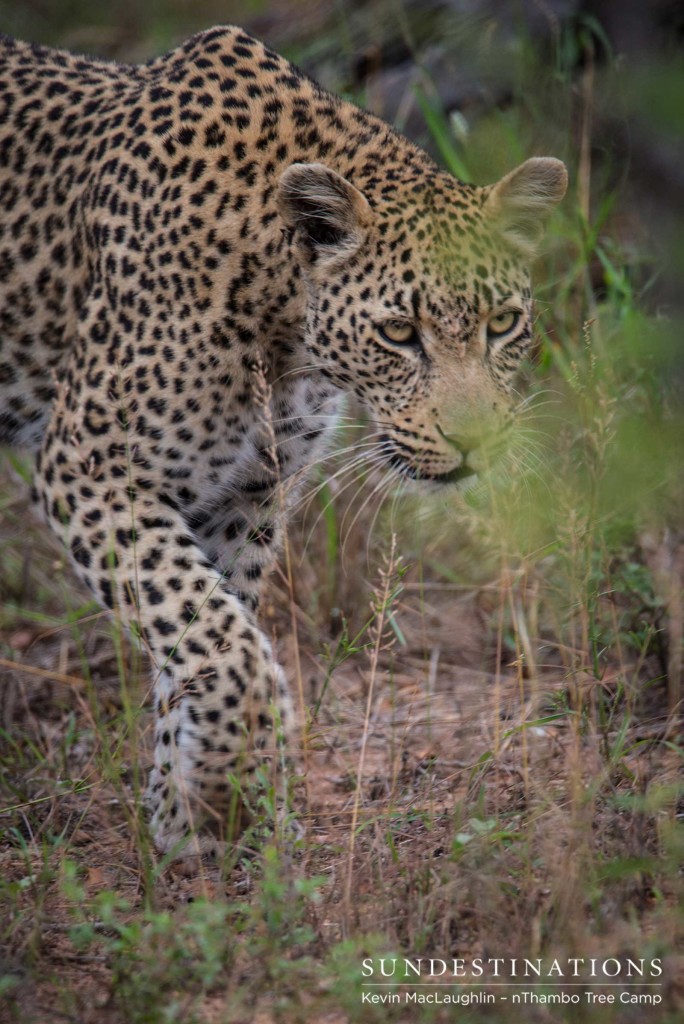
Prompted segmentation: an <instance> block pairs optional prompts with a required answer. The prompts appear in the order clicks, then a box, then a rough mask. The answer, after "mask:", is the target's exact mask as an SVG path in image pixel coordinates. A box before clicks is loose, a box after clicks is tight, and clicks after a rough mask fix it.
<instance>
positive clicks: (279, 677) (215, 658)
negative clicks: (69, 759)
mask: <svg viewBox="0 0 684 1024" xmlns="http://www.w3.org/2000/svg"><path fill="white" fill-rule="evenodd" d="M59 436H60V435H59V433H58V432H55V433H53V434H52V436H51V440H50V442H49V444H48V448H49V451H47V452H46V453H44V455H43V458H42V461H41V467H40V471H39V475H38V479H37V490H38V496H39V498H42V502H43V505H44V508H45V511H46V512H47V514H48V517H49V519H50V521H51V523H52V526H53V528H54V529H55V531H56V532H57V533H58V534H59V536H60V537H62V538H63V539H65V540H66V542H67V544H68V546H69V548H70V551H71V554H72V556H73V560H74V564H75V566H76V569H77V571H78V572H79V574H80V575H81V577H82V578H83V579H84V580H85V582H86V583H87V584H88V586H89V587H90V588H91V589H92V590H93V592H94V593H95V595H96V596H97V598H98V600H100V601H101V602H103V603H104V604H106V605H107V606H108V607H109V608H110V609H111V610H112V611H113V612H114V613H115V614H117V615H119V616H120V617H121V619H122V621H123V622H124V623H125V624H126V625H128V626H132V627H133V628H135V629H136V631H139V633H140V635H141V636H142V638H143V642H144V644H145V646H146V647H147V649H148V651H149V653H150V656H151V659H152V664H153V694H154V703H155V712H156V725H155V744H154V768H153V770H152V773H151V778H150V783H149V787H148V794H147V795H148V802H149V806H150V810H151V815H152V828H153V831H154V836H155V841H156V844H157V846H158V848H159V849H160V850H161V851H171V850H175V849H178V850H179V851H180V849H181V847H183V845H184V844H187V842H188V837H190V836H193V837H194V835H195V832H196V830H197V828H198V827H199V826H201V825H202V824H203V823H207V821H208V819H212V820H214V821H217V822H219V823H220V822H221V821H222V820H224V819H225V816H226V813H227V812H228V810H229V809H230V807H231V806H232V805H233V803H234V791H233V787H232V786H231V782H230V778H231V777H232V776H242V777H248V776H250V775H252V776H253V774H254V771H255V770H256V769H257V768H258V767H259V766H260V765H264V766H268V765H273V764H274V759H276V760H277V754H278V743H277V736H276V733H277V732H278V730H277V729H276V728H275V723H274V721H273V719H274V714H273V707H274V706H276V707H277V709H278V712H277V715H276V716H275V717H277V718H278V719H279V720H280V723H281V725H282V734H283V735H287V734H288V733H289V732H290V731H291V728H292V723H293V716H292V709H291V703H290V699H289V697H288V694H287V689H286V686H285V681H284V678H283V674H282V671H281V670H280V668H279V667H278V665H277V664H276V663H275V661H274V659H273V655H272V652H271V648H270V644H269V642H268V640H267V639H266V637H265V636H264V635H263V634H262V633H261V632H260V630H259V629H258V627H257V625H256V622H255V619H254V615H253V613H252V611H251V610H250V609H249V608H248V607H247V604H246V602H245V600H244V599H241V597H240V596H238V595H236V594H235V593H232V592H231V589H230V586H229V583H228V582H227V579H226V578H225V577H224V576H223V575H222V574H221V572H219V571H218V570H217V569H216V568H215V567H214V566H213V565H212V564H211V562H209V561H208V559H207V558H206V556H205V555H204V553H203V551H202V550H201V549H200V547H199V546H198V545H197V543H196V541H195V538H194V537H193V535H192V533H191V531H190V530H189V528H188V526H187V524H186V523H185V521H184V520H183V518H182V516H181V514H180V513H179V512H177V511H176V510H174V509H172V508H170V507H169V506H168V505H166V504H164V503H163V502H162V501H160V499H159V497H158V496H155V495H154V492H153V489H144V490H141V489H140V488H139V487H136V486H135V479H132V480H130V483H129V484H128V485H124V484H122V483H121V473H120V472H114V465H107V464H105V465H104V466H103V465H101V464H100V465H99V466H98V467H97V469H96V470H95V471H94V470H93V468H92V466H89V465H88V462H87V460H80V459H79V458H78V457H77V452H75V451H74V450H73V448H72V447H70V446H68V445H67V446H66V447H65V446H63V445H62V443H61V442H60V441H59V440H58V438H59ZM110 450H111V449H110ZM122 462H123V460H118V461H117V462H116V465H117V466H119V467H121V465H122ZM128 475H129V478H130V474H128ZM67 485H68V486H67ZM68 493H70V494H74V493H78V494H79V496H80V497H79V503H78V508H77V510H72V505H73V503H71V504H70V502H69V500H68ZM134 624H135V626H134ZM211 845H212V840H210V839H209V838H202V837H199V838H193V840H192V845H191V846H190V847H189V849H190V851H191V852H193V851H195V852H196V851H197V850H204V849H207V848H209V847H210V846H211Z"/></svg>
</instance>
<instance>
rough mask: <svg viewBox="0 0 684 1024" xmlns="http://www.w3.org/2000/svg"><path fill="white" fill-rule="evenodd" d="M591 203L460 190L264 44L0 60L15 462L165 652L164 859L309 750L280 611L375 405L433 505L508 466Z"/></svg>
mask: <svg viewBox="0 0 684 1024" xmlns="http://www.w3.org/2000/svg"><path fill="white" fill-rule="evenodd" d="M566 186H567V171H566V168H565V165H564V164H563V163H562V162H561V161H560V160H557V159H555V158H553V157H543V156H533V157H530V158H529V159H528V160H526V161H525V162H524V163H523V164H521V165H520V166H519V167H517V168H515V169H514V170H512V171H510V172H509V173H508V174H506V175H505V176H504V177H503V178H502V179H500V180H499V181H498V182H496V183H495V184H493V185H484V186H480V185H473V184H467V183H465V182H463V181H461V180H458V179H457V178H455V177H454V176H452V175H451V174H450V173H448V172H447V171H446V170H443V169H442V168H440V167H439V166H438V165H437V163H436V162H435V161H434V160H433V159H432V158H431V157H430V156H429V155H428V154H427V153H426V152H425V151H423V150H422V149H421V148H419V147H418V146H417V145H416V144H414V143H413V142H411V141H410V140H408V139H407V138H405V137H404V136H402V135H401V134H400V133H399V132H397V131H396V130H395V129H394V128H392V127H391V126H390V125H389V124H387V123H386V122H385V121H383V120H382V119H381V118H380V117H378V116H376V115H375V114H373V113H371V112H369V111H366V110H363V109H361V108H360V107H358V106H357V105H355V104H353V103H352V102H350V101H348V100H346V99H342V98H340V97H338V96H336V95H334V94H332V93H330V92H327V91H325V90H324V89H323V88H321V87H320V86H319V85H317V84H316V83H315V82H314V81H313V80H312V79H311V78H310V77H309V76H308V75H306V74H305V73H304V72H302V71H301V70H299V69H298V68H297V67H295V66H294V65H293V64H291V63H290V62H289V61H288V60H286V59H285V58H283V57H281V56H279V55H278V54H277V53H275V52H274V51H273V50H271V49H270V48H268V47H267V46H266V45H264V44H263V43H261V42H260V41H258V40H256V39H254V38H252V36H251V35H249V34H248V33H247V32H246V31H245V30H243V29H241V28H239V27H234V26H219V27H215V28H211V29H209V30H206V31H202V32H200V33H199V34H196V35H194V36H193V37H192V38H190V39H189V40H188V41H187V42H185V43H183V44H181V45H180V46H178V47H177V48H175V49H173V50H172V51H171V52H169V53H167V54H166V55H163V56H159V57H155V58H154V59H152V60H150V61H148V62H147V63H143V64H136V65H134V64H126V63H118V62H110V61H105V60H101V59H98V58H93V57H89V56H83V55H79V54H73V53H70V52H66V51H62V50H58V49H53V48H49V47H45V46H42V45H38V44H33V43H28V42H22V41H18V40H15V39H12V38H9V37H6V36H3V37H2V38H1V39H0V200H1V206H0V208H1V211H2V213H1V217H0V393H1V395H2V399H1V404H0V441H1V442H2V443H3V444H11V445H17V446H21V447H23V448H25V449H27V450H28V451H30V452H31V453H32V457H34V458H35V469H34V470H32V474H33V477H32V486H31V495H32V500H33V502H34V504H35V507H36V510H37V512H38V513H39V515H40V516H42V518H43V519H44V520H45V521H47V523H48V524H49V527H50V528H51V530H52V531H53V532H54V533H55V534H56V535H57V537H58V538H60V540H61V542H63V544H64V545H65V547H66V549H67V550H68V552H69V556H70V560H71V563H72V564H73V567H74V569H75V572H76V574H77V575H78V577H79V578H80V580H81V581H82V582H83V583H84V584H85V585H86V587H87V588H89V589H90V591H91V592H92V594H93V595H94V597H95V598H96V599H97V601H98V602H99V603H100V604H101V605H102V606H103V607H104V608H105V609H106V610H107V611H108V612H109V613H111V614H112V615H113V616H116V617H117V618H118V619H119V620H120V621H121V622H122V623H123V624H124V626H125V627H126V629H128V631H129V632H130V633H131V634H132V635H133V636H134V637H135V638H136V641H137V642H138V643H139V644H141V645H142V646H143V647H144V649H145V651H146V652H147V654H148V656H149V660H150V665H151V682H150V699H149V703H150V704H151V707H152V714H153V721H154V726H153V728H154V752H153V755H151V756H150V762H151V764H150V771H149V782H148V784H147V789H146V796H145V803H146V806H147V809H148V815H149V823H150V828H151V831H152V834H153V836H154V841H155V844H156V847H157V849H158V850H159V852H160V853H161V854H167V855H169V856H170V857H172V856H175V855H177V853H178V851H181V852H182V851H183V850H187V849H188V848H189V846H190V844H193V843H194V844H195V845H194V847H193V849H195V850H196V851H198V852H199V854H200V855H201V854H204V853H205V852H207V851H210V850H213V849H215V844H216V842H217V841H218V839H220V837H221V835H222V834H224V833H222V831H221V830H222V829H223V828H224V827H225V822H226V819H227V816H228V812H229V808H230V807H231V806H232V802H233V800H234V798H235V794H236V791H239V790H240V788H241V786H242V783H241V780H242V779H245V780H250V779H252V780H253V779H256V778H257V777H260V775H261V773H264V772H265V773H266V774H268V772H270V771H271V770H272V769H273V767H274V765H277V764H279V763H280V761H281V754H282V750H283V749H285V750H286V751H287V750H288V749H290V748H291V746H292V744H293V742H294V740H293V737H294V735H295V731H296V722H297V714H296V713H295V709H294V702H293V700H292V697H291V696H290V694H289V692H288V686H287V682H286V679H285V676H284V673H283V671H282V669H281V668H280V666H279V664H278V661H277V659H276V654H275V652H274V646H273V642H272V638H271V637H270V636H269V635H268V634H267V631H266V629H265V627H264V626H263V625H262V624H261V623H260V620H259V615H258V612H259V602H260V597H261V595H262V591H263V587H264V582H265V580H266V578H267V576H268V574H269V570H270V569H271V568H272V566H273V565H274V563H275V561H276V559H277V558H278V555H279V551H280V547H281V543H282V537H283V531H284V529H285V527H286V525H287V522H288V521H289V518H290V517H291V516H292V515H293V514H294V511H295V510H296V506H297V500H296V496H297V494H298V493H299V492H300V489H301V487H302V481H305V480H306V479H307V476H308V475H309V474H310V473H311V471H312V468H313V467H316V466H321V465H324V463H325V459H326V458H327V457H328V455H329V453H330V452H331V451H334V450H335V448H336V443H335V442H336V438H337V437H338V436H339V432H338V430H337V427H338V425H339V424H340V422H341V420H342V419H343V417H344V415H345V413H344V410H345V408H347V406H346V405H345V403H346V402H348V401H349V399H350V396H351V399H353V401H354V402H358V403H359V405H360V407H361V408H362V409H363V410H365V415H366V418H367V421H368V428H369V435H368V437H369V440H368V443H367V446H366V453H365V456H364V458H365V460H366V461H367V463H368V465H369V466H372V465H381V466H382V467H384V470H385V471H386V472H387V473H389V474H391V476H392V478H393V479H396V480H397V481H399V482H402V483H404V484H406V485H407V486H409V485H410V486H413V487H417V488H418V489H421V488H422V489H425V490H437V491H439V492H440V493H441V492H448V491H449V490H450V489H457V488H463V487H465V486H467V485H468V484H469V483H472V481H473V479H477V478H478V477H479V475H481V474H482V473H483V472H486V467H487V465H488V462H489V460H488V453H489V452H491V451H492V450H495V449H497V447H500V445H501V443H502V438H503V439H504V441H503V444H504V446H505V444H506V442H505V437H506V432H507V430H508V427H509V425H510V422H511V417H512V416H513V415H514V410H515V395H516V394H517V391H516V385H515V381H516V379H517V374H518V371H519V368H520V366H521V363H522V361H523V359H524V358H525V356H526V354H527V353H528V351H529V349H530V345H531V344H532V338H533V314H532V297H531V283H530V280H531V279H530V267H531V264H532V262H533V259H534V256H535V254H536V252H537V251H538V248H539V243H540V240H541V238H542V236H543V234H544V232H545V229H546V224H547V221H548V219H549V217H550V216H551V213H552V211H553V209H554V208H555V206H556V205H557V204H558V203H559V201H560V200H561V199H562V197H563V195H564V193H565V191H566ZM217 837H218V838H217ZM179 855H180V854H179Z"/></svg>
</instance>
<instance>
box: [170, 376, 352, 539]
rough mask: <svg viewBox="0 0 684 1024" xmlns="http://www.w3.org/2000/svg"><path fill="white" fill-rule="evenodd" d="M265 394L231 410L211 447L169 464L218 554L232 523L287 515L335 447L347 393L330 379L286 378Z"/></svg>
mask: <svg viewBox="0 0 684 1024" xmlns="http://www.w3.org/2000/svg"><path fill="white" fill-rule="evenodd" d="M259 398H260V396H259V394H258V393H257V394H256V395H255V397H254V401H253V402H252V403H251V404H250V405H249V407H243V408H241V409H238V410H236V409H235V408H234V407H231V408H230V409H229V414H228V415H227V416H226V417H225V421H224V423H223V424H221V423H218V424H217V427H216V430H215V432H214V434H213V435H212V436H211V438H210V440H211V442H212V443H211V444H210V445H205V444H204V442H202V441H200V442H199V444H198V445H196V447H195V448H194V449H193V450H191V451H190V450H189V451H187V452H186V457H185V458H184V459H183V460H182V466H167V479H166V485H167V487H169V488H170V489H171V492H172V497H173V498H174V500H175V501H176V503H177V504H178V505H179V507H180V508H181V511H182V512H183V515H184V516H185V518H186V520H187V521H188V523H189V524H190V525H191V527H192V528H193V529H194V531H195V532H196V533H197V534H198V536H201V537H202V538H204V539H205V541H206V542H207V543H208V544H209V546H210V547H211V549H212V555H213V557H217V553H218V552H219V550H220V549H221V548H223V547H224V546H225V537H226V531H225V526H226V523H227V522H229V521H230V520H235V519H236V518H237V519H239V520H240V521H245V522H248V523H250V524H251V525H253V526H257V525H258V524H260V523H262V522H264V521H265V520H268V519H271V518H274V517H275V516H276V515H278V514H280V513H282V512H286V511H287V509H288V508H289V507H290V506H291V504H292V500H293V497H294V495H295V494H296V493H297V492H298V491H299V490H300V488H301V486H302V485H303V484H304V482H305V481H306V479H307V477H308V475H309V473H310V471H311V470H312V469H313V468H314V467H315V466H316V465H317V464H318V463H319V462H320V460H321V458H322V457H323V455H324V453H325V452H326V451H327V450H328V449H329V448H330V446H331V444H332V440H333V436H334V431H335V426H336V424H337V420H338V416H339V411H340V402H341V396H340V394H339V392H337V391H336V390H335V389H333V388H332V387H331V385H330V384H328V383H327V382H325V381H323V380H322V379H311V378H307V379H299V380H297V379H296V378H295V379H294V380H290V381H287V380H285V381H283V382H282V383H281V384H280V386H278V384H276V385H274V386H273V387H272V389H271V391H270V394H268V393H266V392H264V393H263V394H262V395H261V398H262V399H263V401H261V403H260V401H259Z"/></svg>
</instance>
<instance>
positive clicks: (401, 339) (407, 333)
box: [378, 320, 420, 345]
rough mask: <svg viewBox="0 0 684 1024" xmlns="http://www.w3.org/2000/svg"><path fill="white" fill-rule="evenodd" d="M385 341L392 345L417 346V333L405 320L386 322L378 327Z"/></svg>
mask: <svg viewBox="0 0 684 1024" xmlns="http://www.w3.org/2000/svg"><path fill="white" fill-rule="evenodd" d="M378 330H379V331H380V334H381V335H382V336H383V338H384V339H385V341H389V342H390V343H391V344H392V345H419V344H420V341H419V338H418V332H417V331H416V329H415V327H414V326H413V324H411V323H409V322H408V321H407V320H386V321H385V323H384V324H380V325H379V326H378Z"/></svg>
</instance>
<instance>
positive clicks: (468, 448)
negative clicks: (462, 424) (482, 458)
mask: <svg viewBox="0 0 684 1024" xmlns="http://www.w3.org/2000/svg"><path fill="white" fill-rule="evenodd" d="M437 432H438V434H439V435H440V437H443V438H444V440H445V441H446V443H447V444H449V445H451V447H452V448H455V449H456V451H458V452H460V453H461V455H462V456H463V458H464V460H465V459H466V458H467V457H468V455H469V454H470V453H471V452H472V451H475V449H476V448H477V447H479V444H480V439H479V438H477V437H476V436H475V435H474V434H466V433H463V431H459V433H458V434H446V433H445V432H444V431H443V430H442V428H441V427H440V426H439V424H437Z"/></svg>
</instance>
